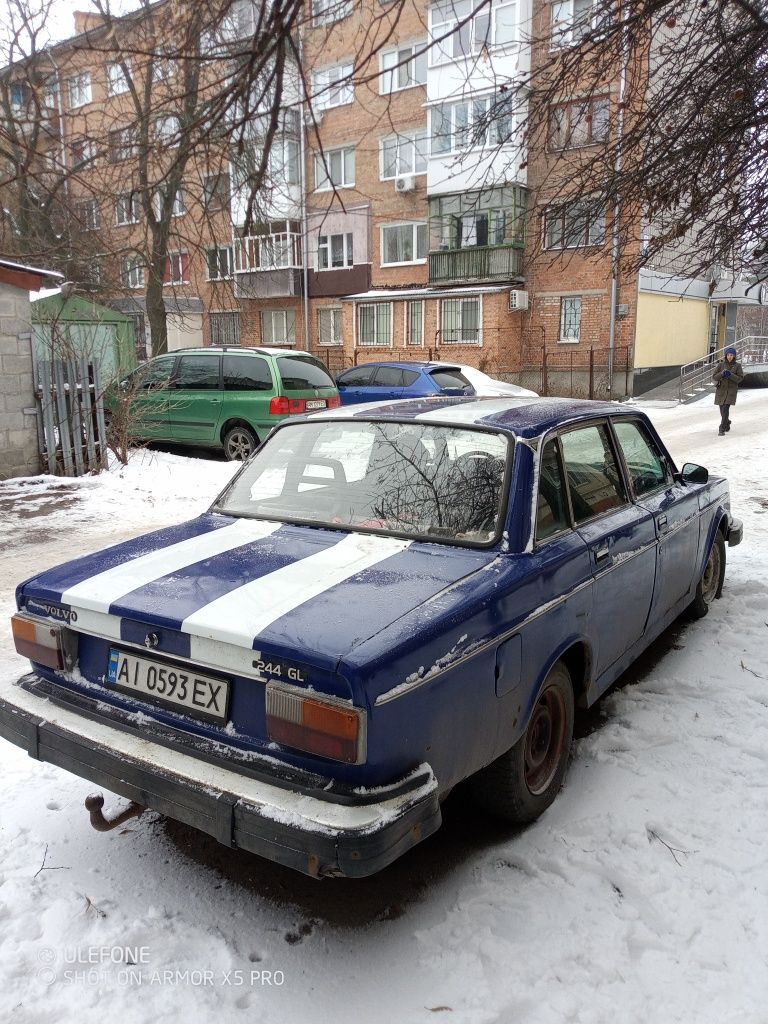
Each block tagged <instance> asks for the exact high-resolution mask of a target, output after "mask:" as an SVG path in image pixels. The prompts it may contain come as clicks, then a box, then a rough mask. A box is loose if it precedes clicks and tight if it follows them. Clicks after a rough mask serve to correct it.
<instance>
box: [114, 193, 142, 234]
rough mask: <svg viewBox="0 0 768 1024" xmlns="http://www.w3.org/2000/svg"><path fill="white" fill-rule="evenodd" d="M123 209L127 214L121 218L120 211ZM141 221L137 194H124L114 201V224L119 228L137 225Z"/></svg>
mask: <svg viewBox="0 0 768 1024" xmlns="http://www.w3.org/2000/svg"><path fill="white" fill-rule="evenodd" d="M121 209H123V210H124V211H125V213H127V214H128V217H127V218H126V217H125V216H123V217H122V218H121V216H120V211H121ZM140 220H141V202H140V200H139V194H138V192H124V193H123V194H122V195H119V196H117V197H116V199H115V224H116V225H117V226H118V227H119V228H125V227H128V226H129V225H130V224H138V223H139V221H140Z"/></svg>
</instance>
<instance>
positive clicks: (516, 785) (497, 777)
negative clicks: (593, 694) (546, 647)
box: [471, 661, 573, 824]
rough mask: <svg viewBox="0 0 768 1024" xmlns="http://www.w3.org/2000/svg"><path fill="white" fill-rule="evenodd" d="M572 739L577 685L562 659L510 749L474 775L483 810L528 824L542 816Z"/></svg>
mask: <svg viewBox="0 0 768 1024" xmlns="http://www.w3.org/2000/svg"><path fill="white" fill-rule="evenodd" d="M572 739H573V687H572V685H571V676H570V673H569V672H568V669H567V668H566V667H565V665H564V664H563V663H562V662H561V661H558V662H557V663H556V664H555V665H553V667H552V669H551V670H550V673H549V675H548V676H547V678H546V681H545V683H544V686H543V688H542V691H541V693H540V695H539V699H538V700H537V701H536V706H535V707H534V709H533V713H532V714H531V718H530V721H529V722H528V728H527V729H526V730H525V732H524V733H523V735H522V736H521V737H520V739H519V740H518V741H517V743H516V744H515V745H514V747H512V748H511V750H508V751H507V752H506V754H502V755H501V757H499V758H497V759H496V760H495V761H493V762H492V763H491V764H489V765H488V767H487V768H484V769H483V770H482V771H481V772H478V774H477V775H476V776H475V777H474V778H473V779H472V783H471V786H472V791H473V793H474V795H475V798H476V800H477V802H478V803H479V804H480V805H481V807H483V808H484V809H485V810H487V811H489V812H490V813H491V814H494V815H495V816H496V817H499V818H503V819H504V820H505V821H510V822H515V823H517V824H524V823H526V822H528V821H533V820H534V819H535V818H538V816H539V815H540V814H542V813H543V812H544V811H545V810H546V809H547V807H549V805H550V804H551V803H552V801H553V800H554V799H555V797H556V796H557V794H558V792H559V791H560V787H561V786H562V784H563V778H564V777H565V771H566V768H567V766H568V754H569V752H570V749H571V740H572Z"/></svg>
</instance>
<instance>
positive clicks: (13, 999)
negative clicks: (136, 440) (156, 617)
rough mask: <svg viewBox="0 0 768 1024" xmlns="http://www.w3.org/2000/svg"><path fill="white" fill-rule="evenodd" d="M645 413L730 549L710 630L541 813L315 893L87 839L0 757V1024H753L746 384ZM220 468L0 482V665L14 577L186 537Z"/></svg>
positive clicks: (152, 461)
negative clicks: (152, 539)
mask: <svg viewBox="0 0 768 1024" xmlns="http://www.w3.org/2000/svg"><path fill="white" fill-rule="evenodd" d="M648 411H649V412H650V414H651V416H652V417H653V419H654V420H655V422H656V423H657V425H658V427H659V429H660V431H661V433H662V436H663V437H664V438H665V439H666V441H667V443H668V445H669V447H670V448H671V450H672V453H673V455H674V456H675V458H676V459H677V460H678V461H679V463H682V462H683V461H695V462H701V463H703V464H704V465H706V466H708V468H709V469H710V470H711V471H713V472H718V473H719V472H723V473H725V474H726V475H728V476H729V478H730V482H731V493H732V499H733V510H734V513H735V514H736V515H737V516H739V517H740V518H742V519H743V520H744V531H745V539H744V543H743V544H742V545H741V546H740V547H738V548H735V549H729V551H728V568H727V574H726V586H725V590H724V593H723V600H722V601H719V602H718V603H717V605H716V607H715V608H714V610H713V611H712V612H711V613H710V615H709V616H708V617H707V618H706V619H703V620H701V621H699V622H696V623H687V622H686V623H681V624H679V625H678V626H676V627H674V628H673V629H672V630H670V631H669V632H668V633H667V634H666V635H665V637H664V638H662V640H661V641H659V642H657V643H656V644H655V645H654V647H653V649H652V650H651V651H650V652H649V653H648V654H646V655H645V656H644V657H643V659H642V660H641V662H640V663H638V665H637V666H635V667H634V668H633V669H632V670H631V672H630V673H628V674H627V676H626V677H625V678H624V679H623V680H622V684H623V685H621V686H620V687H619V688H617V689H616V690H615V691H614V692H613V693H612V694H610V695H609V696H608V697H607V698H606V699H604V700H603V701H602V702H601V704H600V706H599V709H598V710H597V711H593V712H592V713H590V714H589V715H585V716H583V717H582V719H581V720H580V721H579V723H578V732H579V739H578V740H577V742H576V744H575V747H574V754H573V762H572V765H571V769H570V772H569V775H568V778H567V782H566V786H565V789H564V791H563V792H562V794H561V795H560V797H559V799H558V800H557V801H556V802H555V804H554V806H553V807H552V808H551V809H550V810H549V811H548V812H547V813H546V814H545V815H544V816H543V817H542V818H541V819H540V821H538V822H537V823H536V824H534V825H533V826H531V827H529V828H527V829H525V830H523V831H521V832H510V831H509V830H505V829H504V828H501V827H499V826H496V825H492V824H489V823H488V822H485V821H483V819H482V818H480V817H478V816H476V815H475V814H473V812H472V809H471V808H470V807H469V806H467V804H466V803H465V801H464V800H463V799H462V797H461V795H458V796H455V797H452V798H451V800H449V802H448V804H447V806H446V808H445V822H444V825H443V828H442V829H441V830H440V832H438V834H437V835H436V836H434V837H433V838H431V839H430V840H428V841H427V842H425V843H423V844H421V846H420V847H418V848H416V849H415V850H414V851H413V852H412V853H411V854H410V855H408V856H407V857H405V858H403V859H402V860H401V861H399V862H398V863H397V864H395V865H393V866H392V868H390V869H388V870H387V871H385V872H383V873H382V874H380V875H378V876H375V877H374V878H372V879H369V880H366V881H363V882H348V881H342V880H326V881H323V882H314V881H312V880H311V879H306V878H304V877H303V876H300V875H298V874H295V873H293V872H290V871H288V870H286V869H282V868H279V867H277V866H275V865H271V864H269V863H267V862H264V861H261V860H259V859H258V858H252V857H249V856H246V855H242V854H240V853H238V852H233V851H229V850H226V849H224V848H223V847H220V846H218V845H217V844H216V843H215V842H214V841H212V840H208V839H207V838H205V837H201V836H199V835H198V834H197V833H194V832H193V831H191V830H188V829H186V828H184V827H182V826H180V825H177V824H174V823H173V822H168V821H165V820H163V819H161V818H159V817H157V816H155V815H152V814H148V815H146V816H145V817H143V818H142V819H141V820H140V821H138V822H133V823H129V825H128V826H126V827H125V828H124V829H122V830H120V831H117V832H111V833H109V834H107V835H100V834H98V833H96V832H94V831H92V830H91V828H90V826H89V825H88V822H87V816H86V813H85V811H84V810H83V799H84V797H85V796H86V795H87V794H88V793H89V792H90V791H91V790H92V789H93V787H92V786H91V785H90V784H89V783H87V782H83V781H81V780H79V779H77V778H75V777H73V776H71V775H68V774H66V773H65V772H62V771H60V770H58V769H56V768H53V767H51V766H48V765H43V764H38V763H37V762H34V761H32V760H30V759H28V758H27V757H26V756H25V755H23V754H22V753H21V752H20V751H18V750H17V749H16V748H14V747H12V746H10V745H9V744H7V743H3V742H0V1020H2V1021H8V1022H30V1024H47V1022H51V1024H54V1022H56V1024H61V1022H70V1021H72V1022H78V1024H79V1022H83V1024H90V1022H102V1021H104V1020H109V1019H116V1020H119V1021H120V1024H145V1022H152V1024H161V1022H174V1024H175V1022H177V1021H185V1022H188V1024H197V1022H207V1021H218V1020H221V1019H224V1020H228V1021H235V1020H238V1019H241V1020H244V1021H245V1020H247V1021H248V1022H249V1024H250V1022H278V1021H279V1022H281V1024H294V1022H300V1021H307V1022H312V1024H316V1022H320V1024H324V1022H326V1021H327V1022H329V1024H330V1022H333V1024H347V1022H350V1024H351V1022H356V1024H357V1022H365V1024H384V1022H387V1024H389V1022H393V1021H396V1022H398V1024H422V1022H427V1021H432V1022H434V1021H435V1020H446V1021H453V1022H456V1024H459V1022H461V1024H486V1022H488V1024H490V1022H497V1021H498V1022H499V1024H561V1022H572V1024H602V1022H604V1021H605V1022H609V1021H610V1022H612V1024H613V1022H620V1024H635V1022H638V1024H639V1022H642V1024H675V1022H684V1024H710V1022H712V1024H715V1022H717V1024H728V1022H737V1021H738V1022H739V1024H765V1022H766V1021H768V908H767V907H766V894H767V893H768V530H766V526H768V519H766V518H765V517H766V516H768V482H767V480H766V474H767V471H768V392H764V391H763V392H761V391H743V392H742V394H741V395H740V397H739V402H738V405H737V406H736V408H735V409H734V414H733V417H732V418H733V430H732V431H731V433H730V434H728V435H727V436H725V437H718V436H717V420H718V416H717V410H716V409H715V408H714V407H713V406H712V404H711V403H710V402H709V401H707V402H705V403H704V404H699V405H694V406H688V407H682V408H651V409H649V410H648ZM231 471H232V467H231V466H229V465H227V464H225V463H218V462H210V461H204V460H196V459H188V458H183V457H181V456H174V455H169V454H162V453H154V454H153V453H142V454H140V455H138V456H137V457H136V459H135V460H134V461H133V463H132V464H131V466H130V467H129V468H128V469H127V470H119V471H115V472H113V473H110V474H108V475H103V476H102V477H99V478H93V479H86V480H81V481H62V480H53V479H52V478H37V479H36V480H34V481H22V482H19V481H13V482H10V483H7V484H2V485H0V512H1V515H0V540H2V544H1V545H0V673H2V675H3V676H4V677H5V676H11V677H16V676H18V675H20V674H21V673H22V672H23V671H24V670H25V668H26V664H25V662H24V661H23V660H22V659H21V658H19V657H18V656H17V655H16V654H15V652H14V651H13V648H12V642H11V639H10V635H9V630H8V628H7V626H6V625H4V624H3V623H5V622H7V619H8V617H9V616H10V614H11V612H12V609H13V587H14V585H15V583H16V582H18V581H19V580H20V579H22V578H24V577H25V576H27V575H30V574H31V573H33V572H34V571H37V570H39V569H42V568H44V567H46V566H49V565H52V564H55V563H57V562H60V561H62V560H64V559H66V558H70V557H74V556H75V555H77V554H80V553H81V552H85V551H90V550H94V549H96V548H98V547H100V546H104V545H105V544H107V543H113V542H115V541H118V540H120V539H123V538H126V537H129V536H132V535H135V534H137V533H141V532H144V531H146V530H148V529H151V528H155V527H158V526H161V525H164V524H167V523H170V522H174V521H179V520H181V519H183V518H189V517H190V516H192V515H194V514H196V513H197V512H199V511H202V510H203V509H204V508H205V507H206V506H207V505H208V504H209V502H210V500H211V498H212V497H213V496H214V494H215V493H216V492H217V491H218V490H219V489H220V488H221V487H222V486H223V485H224V484H225V483H226V481H227V479H228V478H229V475H230V473H231ZM52 503H53V504H52ZM108 804H109V800H108ZM126 947H129V949H128V953H127V954H126ZM126 956H130V957H132V958H133V959H134V960H137V961H138V962H137V963H136V965H135V966H128V965H126V964H125V963H120V962H114V961H120V960H122V959H125V958H126Z"/></svg>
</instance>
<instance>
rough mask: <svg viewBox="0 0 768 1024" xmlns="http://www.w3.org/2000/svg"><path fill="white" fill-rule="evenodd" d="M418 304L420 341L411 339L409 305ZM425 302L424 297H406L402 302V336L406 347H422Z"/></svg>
mask: <svg viewBox="0 0 768 1024" xmlns="http://www.w3.org/2000/svg"><path fill="white" fill-rule="evenodd" d="M412 306H418V307H420V309H421V341H412V340H411V338H412V331H411V328H412V326H413V325H412V323H411V307H412ZM424 306H425V303H424V299H407V300H406V301H405V302H404V303H403V307H404V309H403V337H404V338H405V347H406V348H424V333H425V332H424V315H425V312H426V311H425V308H424Z"/></svg>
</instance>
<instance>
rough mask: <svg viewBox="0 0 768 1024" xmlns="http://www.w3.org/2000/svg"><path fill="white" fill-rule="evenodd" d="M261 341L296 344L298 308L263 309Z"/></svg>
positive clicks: (270, 343) (265, 343)
mask: <svg viewBox="0 0 768 1024" xmlns="http://www.w3.org/2000/svg"><path fill="white" fill-rule="evenodd" d="M261 343H262V345H295V344H296V310H295V309H265V310H262V313H261Z"/></svg>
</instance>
